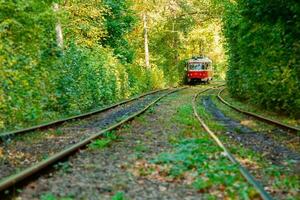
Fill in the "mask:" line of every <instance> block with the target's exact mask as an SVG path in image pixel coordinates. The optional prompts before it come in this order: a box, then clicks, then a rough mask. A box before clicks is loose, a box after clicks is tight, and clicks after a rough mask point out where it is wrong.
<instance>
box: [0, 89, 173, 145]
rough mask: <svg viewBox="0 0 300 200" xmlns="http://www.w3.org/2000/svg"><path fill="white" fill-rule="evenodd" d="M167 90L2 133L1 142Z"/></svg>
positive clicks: (148, 93) (0, 135) (0, 134)
mask: <svg viewBox="0 0 300 200" xmlns="http://www.w3.org/2000/svg"><path fill="white" fill-rule="evenodd" d="M167 89H168V88H166V89H161V90H155V91H151V92H147V93H144V94H141V95H138V96H135V97H132V98H130V99H127V100H124V101H121V102H118V103H115V104H112V105H109V106H107V107H104V108H99V109H96V110H93V111H90V112H87V113H83V114H80V115H75V116H71V117H67V118H62V119H59V120H55V121H51V122H47V123H42V124H39V125H36V126H32V127H29V128H24V129H20V130H16V131H10V132H4V133H0V141H1V139H2V138H5V137H10V136H14V135H17V134H21V133H26V132H30V131H34V130H38V129H45V128H49V127H52V126H57V125H60V124H62V123H64V122H67V121H71V120H74V119H83V118H86V117H89V116H91V115H95V114H98V113H101V112H104V111H107V110H109V109H112V108H115V107H117V106H120V105H123V104H125V103H129V102H131V101H134V100H136V99H139V98H142V97H144V96H147V95H150V94H154V93H157V92H161V91H164V90H167Z"/></svg>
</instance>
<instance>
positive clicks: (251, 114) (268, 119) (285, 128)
mask: <svg viewBox="0 0 300 200" xmlns="http://www.w3.org/2000/svg"><path fill="white" fill-rule="evenodd" d="M224 89H225V87H224V88H223V89H221V90H220V91H219V92H218V99H219V100H220V101H221V102H222V103H223V104H225V105H226V106H228V107H230V108H232V109H234V110H236V111H237V112H239V113H243V114H245V115H248V116H251V117H254V118H256V119H258V120H260V121H263V122H267V123H269V124H271V125H275V126H277V127H279V128H282V129H284V130H287V131H290V132H293V133H300V129H299V128H297V127H294V126H290V125H287V124H283V123H281V122H278V121H276V120H273V119H270V118H267V117H264V116H261V115H258V114H255V113H253V112H248V111H245V110H242V109H240V108H238V107H236V106H233V105H232V104H230V103H228V102H227V101H225V100H224V98H222V96H221V94H222V92H223V91H224Z"/></svg>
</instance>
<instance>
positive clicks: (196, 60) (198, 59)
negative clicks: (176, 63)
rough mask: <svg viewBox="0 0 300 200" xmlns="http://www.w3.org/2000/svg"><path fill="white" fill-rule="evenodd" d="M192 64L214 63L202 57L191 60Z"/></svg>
mask: <svg viewBox="0 0 300 200" xmlns="http://www.w3.org/2000/svg"><path fill="white" fill-rule="evenodd" d="M189 62H190V63H192V62H208V63H212V61H211V60H210V59H209V58H207V57H200V58H192V59H190V60H189Z"/></svg>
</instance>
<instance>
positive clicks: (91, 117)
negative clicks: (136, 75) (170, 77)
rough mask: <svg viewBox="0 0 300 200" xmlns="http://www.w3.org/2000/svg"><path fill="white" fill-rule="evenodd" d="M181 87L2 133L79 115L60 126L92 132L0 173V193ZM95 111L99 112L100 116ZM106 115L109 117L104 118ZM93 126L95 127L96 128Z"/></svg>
mask: <svg viewBox="0 0 300 200" xmlns="http://www.w3.org/2000/svg"><path fill="white" fill-rule="evenodd" d="M182 89H185V87H183V88H178V89H165V90H158V91H154V92H150V93H146V94H143V95H140V96H138V97H135V98H132V99H130V100H126V101H123V102H121V103H118V104H114V105H112V106H110V107H107V108H104V109H100V110H96V111H93V112H90V113H86V114H83V115H78V116H75V117H71V118H66V119H62V120H58V121H55V122H52V123H48V124H43V125H39V126H36V127H32V128H29V129H23V130H19V131H15V132H10V133H5V134H2V136H5V137H8V136H16V135H19V136H20V137H21V136H23V135H22V134H21V133H27V132H32V131H34V130H41V132H43V131H45V130H47V129H49V128H50V129H51V130H52V128H53V127H55V128H56V129H57V128H58V127H61V126H62V124H64V122H69V121H71V120H73V119H82V118H84V119H87V120H86V121H85V122H83V123H81V121H80V123H79V124H78V123H75V124H72V122H70V123H71V126H70V125H67V126H66V127H63V128H64V129H68V128H69V130H71V131H70V133H72V131H74V129H70V128H72V126H73V128H75V129H76V128H77V129H79V128H82V129H84V130H83V132H80V131H82V130H80V131H79V133H86V132H88V131H91V132H92V134H87V135H85V137H84V138H79V140H77V141H76V142H75V143H73V142H71V144H70V143H69V144H68V145H67V146H64V147H63V149H62V150H60V151H58V152H55V153H53V154H51V155H49V156H48V157H47V158H44V159H41V160H38V161H37V162H34V163H29V164H28V166H26V165H23V166H17V167H18V168H22V169H21V171H19V172H17V173H16V171H15V170H13V171H12V172H11V173H8V174H6V176H2V177H1V180H0V194H1V192H3V191H4V190H6V189H8V188H10V187H11V186H14V185H16V184H18V183H20V182H21V181H24V180H27V178H29V177H31V176H33V175H37V174H38V173H39V172H41V170H43V169H45V168H47V167H49V166H52V165H53V164H55V163H57V162H58V161H60V160H62V159H64V158H67V157H68V156H70V155H71V154H72V153H74V152H76V151H77V150H78V149H80V148H83V147H85V146H86V145H87V144H89V143H90V142H91V141H92V140H94V139H96V138H98V137H101V136H103V134H104V133H106V132H108V131H111V130H113V129H115V128H117V127H119V126H121V125H122V124H124V123H125V122H127V121H129V120H131V119H133V118H134V117H136V116H138V115H140V114H141V113H143V112H145V111H146V110H147V109H149V108H150V107H151V106H153V105H154V104H155V103H157V102H158V101H159V100H161V99H162V98H164V97H165V96H167V95H169V94H171V93H174V92H177V91H179V90H182ZM128 104H129V105H128ZM120 106H123V107H122V108H120ZM111 110H114V112H112V111H111ZM125 111H126V112H125ZM107 112H108V113H107ZM103 113H104V114H103ZM98 115H100V117H99V116H98ZM108 119H110V120H108ZM91 121H92V122H91ZM74 126H75V127H74ZM78 126H79V127H78ZM95 127H97V129H96V128H95ZM41 132H39V133H40V134H41ZM25 135H27V134H25ZM71 135H72V134H71ZM73 135H74V134H73ZM68 136H70V135H68ZM73 137H74V136H73ZM75 137H77V139H78V137H79V134H78V133H76V134H75ZM21 138H22V137H21ZM67 139H69V138H67ZM46 142H47V141H46ZM54 142H55V141H54ZM36 147H37V146H36V145H35V146H34V145H33V146H32V147H31V148H32V149H34V150H35V151H37V149H35V148H36ZM0 161H1V160H0ZM1 164H3V163H1ZM4 167H5V166H4ZM0 168H1V167H0ZM4 169H8V168H4ZM0 171H1V170H0Z"/></svg>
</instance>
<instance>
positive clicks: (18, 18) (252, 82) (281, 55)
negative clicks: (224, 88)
mask: <svg viewBox="0 0 300 200" xmlns="http://www.w3.org/2000/svg"><path fill="white" fill-rule="evenodd" d="M299 15H300V3H299V2H297V1H296V0H292V1H288V2H283V1H279V0H276V1H272V2H268V1H263V0H256V1H250V0H236V1H227V0H224V1H221V0H186V1H182V0H172V1H170V0H168V1H167V0H159V1H142V0H101V1H93V0H65V1H63V0H61V1H54V0H47V1H40V0H19V1H14V0H0V41H1V42H0V85H1V87H0V129H2V130H8V129H16V128H21V127H25V126H29V125H32V124H37V123H41V122H45V121H51V120H54V119H58V118H61V117H63V116H70V115H74V114H78V113H82V112H85V111H88V110H91V109H94V108H96V107H102V106H104V105H107V104H110V103H112V102H116V101H119V100H121V99H124V98H128V97H130V96H133V95H136V94H139V93H142V92H146V91H150V90H153V89H157V88H163V87H169V86H179V85H181V84H183V81H184V76H185V73H184V64H185V61H186V59H188V58H190V57H191V56H193V55H199V54H203V55H207V56H209V57H210V58H211V59H212V60H213V62H214V68H215V71H216V75H215V76H216V77H215V78H217V79H218V78H219V79H225V71H226V68H227V67H228V72H227V77H226V80H227V85H228V87H229V91H230V92H231V94H232V95H233V96H235V97H237V98H240V99H243V100H249V101H251V102H253V103H254V104H258V105H261V106H266V107H267V108H270V109H272V108H275V109H276V110H278V111H281V110H283V111H285V112H286V113H290V114H292V115H294V116H296V115H299V111H300V83H299V79H300V71H299V70H300V66H299V65H300V62H299V59H298V58H299V55H300V52H299V49H300V41H299V38H300V20H299Z"/></svg>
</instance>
